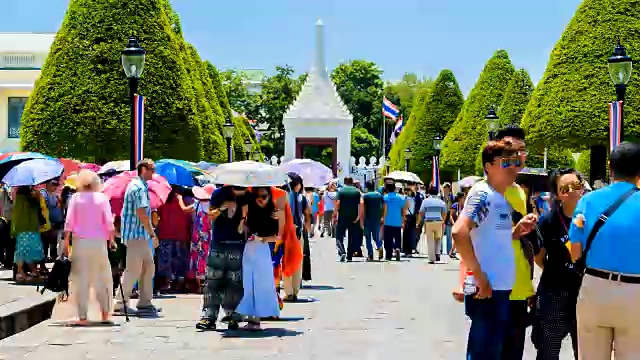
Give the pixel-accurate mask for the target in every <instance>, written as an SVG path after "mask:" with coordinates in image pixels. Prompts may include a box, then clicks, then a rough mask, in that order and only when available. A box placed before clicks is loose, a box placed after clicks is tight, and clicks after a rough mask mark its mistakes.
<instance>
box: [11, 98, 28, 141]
mask: <svg viewBox="0 0 640 360" xmlns="http://www.w3.org/2000/svg"><path fill="white" fill-rule="evenodd" d="M27 99H29V98H26V97H10V98H9V119H8V120H9V121H8V124H9V129H8V137H9V139H19V138H20V118H21V117H22V111H24V106H25V105H26V104H27Z"/></svg>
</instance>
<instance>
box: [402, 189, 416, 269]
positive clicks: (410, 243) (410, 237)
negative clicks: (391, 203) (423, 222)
mask: <svg viewBox="0 0 640 360" xmlns="http://www.w3.org/2000/svg"><path fill="white" fill-rule="evenodd" d="M405 200H406V201H407V213H406V215H405V222H404V227H403V229H402V252H403V253H404V255H405V256H406V257H412V256H413V250H414V249H415V247H416V246H415V241H416V236H415V233H416V227H417V225H416V224H417V214H418V212H416V193H415V190H414V185H413V184H407V191H406V196H405Z"/></svg>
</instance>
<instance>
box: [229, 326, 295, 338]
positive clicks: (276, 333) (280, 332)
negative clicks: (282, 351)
mask: <svg viewBox="0 0 640 360" xmlns="http://www.w3.org/2000/svg"><path fill="white" fill-rule="evenodd" d="M302 334H303V333H302V332H301V331H295V330H289V329H282V328H263V329H262V330H261V331H246V330H227V331H224V332H223V333H222V337H223V338H248V339H263V338H271V337H290V336H299V335H302Z"/></svg>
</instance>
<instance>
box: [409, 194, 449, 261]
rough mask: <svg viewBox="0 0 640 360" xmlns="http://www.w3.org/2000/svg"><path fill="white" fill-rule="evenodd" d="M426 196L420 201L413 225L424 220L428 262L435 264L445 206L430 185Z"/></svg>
mask: <svg viewBox="0 0 640 360" xmlns="http://www.w3.org/2000/svg"><path fill="white" fill-rule="evenodd" d="M427 194H428V196H427V198H426V199H424V201H422V206H421V207H420V213H419V214H418V221H417V222H416V225H415V226H420V225H419V224H422V223H423V221H424V230H423V233H424V235H425V240H426V241H427V250H428V252H429V264H435V263H436V262H437V261H440V252H441V251H442V250H441V249H442V231H443V226H444V225H443V220H444V218H445V216H446V212H447V206H446V204H445V202H444V201H442V199H441V198H440V197H438V190H437V189H436V188H435V187H433V186H431V187H429V190H427Z"/></svg>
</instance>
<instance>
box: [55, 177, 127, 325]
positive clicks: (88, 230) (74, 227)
mask: <svg viewBox="0 0 640 360" xmlns="http://www.w3.org/2000/svg"><path fill="white" fill-rule="evenodd" d="M100 186H101V183H100V178H99V177H98V175H97V174H96V173H94V172H93V171H91V170H80V173H79V174H78V178H77V188H78V192H77V193H76V194H74V195H73V196H72V197H71V200H70V202H69V206H68V209H67V217H66V222H65V225H64V245H63V247H62V248H63V254H64V255H65V256H69V251H70V250H69V248H70V246H71V236H73V254H72V257H71V276H70V279H71V283H72V284H73V287H74V290H75V291H74V292H75V294H76V299H77V302H78V304H77V306H78V321H77V322H76V323H75V324H78V325H86V324H87V323H88V321H87V314H88V305H89V291H90V290H91V288H93V291H94V292H95V295H96V299H97V300H98V303H99V304H100V316H101V321H102V323H104V324H110V323H111V321H110V319H109V318H110V311H111V297H112V295H113V282H112V281H113V280H112V278H111V266H110V265H109V249H111V250H116V243H115V239H114V235H115V228H114V226H113V215H112V214H111V205H110V204H109V198H108V197H107V196H106V195H104V194H103V193H101V192H100Z"/></svg>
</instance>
